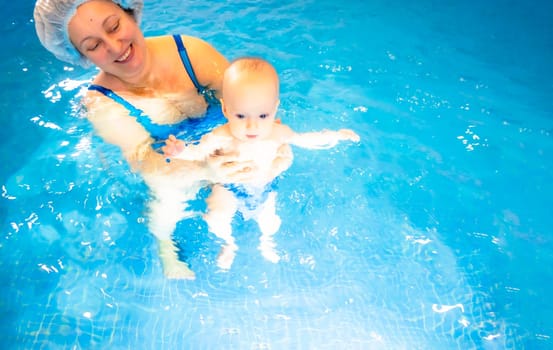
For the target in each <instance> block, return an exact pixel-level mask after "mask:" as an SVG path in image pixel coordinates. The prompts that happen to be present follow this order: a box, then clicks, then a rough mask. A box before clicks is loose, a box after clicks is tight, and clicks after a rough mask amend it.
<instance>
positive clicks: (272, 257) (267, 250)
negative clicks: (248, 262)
mask: <svg viewBox="0 0 553 350" xmlns="http://www.w3.org/2000/svg"><path fill="white" fill-rule="evenodd" d="M275 247H276V244H275V242H273V240H272V239H271V238H268V239H267V238H264V237H262V238H261V243H259V250H260V251H261V255H262V256H263V257H264V258H265V259H267V260H269V261H270V262H272V263H274V264H276V263H277V262H279V261H280V256H278V254H277V252H276V249H275Z"/></svg>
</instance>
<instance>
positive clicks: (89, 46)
mask: <svg viewBox="0 0 553 350" xmlns="http://www.w3.org/2000/svg"><path fill="white" fill-rule="evenodd" d="M98 46H100V40H95V41H89V42H88V43H87V46H86V51H94V50H96V49H97V48H98Z"/></svg>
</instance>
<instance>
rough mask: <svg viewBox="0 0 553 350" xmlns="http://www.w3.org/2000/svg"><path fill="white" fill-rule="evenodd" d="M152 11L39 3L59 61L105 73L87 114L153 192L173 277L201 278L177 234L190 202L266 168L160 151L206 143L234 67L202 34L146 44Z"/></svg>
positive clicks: (38, 21) (42, 31)
mask: <svg viewBox="0 0 553 350" xmlns="http://www.w3.org/2000/svg"><path fill="white" fill-rule="evenodd" d="M142 6H143V2H142V0H113V1H112V0H38V1H37V2H36V5H35V11H34V18H35V26H36V30H37V34H38V37H39V39H40V41H41V43H42V44H43V45H44V47H45V48H46V49H48V50H49V51H50V52H52V53H53V54H54V55H55V56H56V57H57V58H59V59H61V60H63V61H66V62H68V63H72V64H79V65H81V66H85V67H86V66H89V65H90V64H93V65H95V66H96V67H98V68H99V69H100V73H99V74H98V75H97V76H96V77H95V78H94V81H93V84H92V85H91V86H90V88H89V92H88V94H87V96H86V98H85V99H84V103H85V105H86V107H87V117H88V119H89V120H90V121H91V123H92V124H93V126H94V128H95V130H96V132H97V133H98V134H99V135H100V136H101V137H102V138H103V139H104V140H105V141H107V142H109V143H112V144H115V145H117V146H119V148H120V149H121V151H122V153H123V155H124V157H125V158H126V160H127V161H128V162H129V164H130V165H131V167H132V168H133V169H135V170H136V171H139V172H140V173H141V175H142V177H143V178H144V181H145V182H146V184H147V185H148V187H149V188H150V189H151V191H152V200H151V201H150V203H149V205H148V209H149V211H148V218H149V220H148V227H149V229H150V231H151V232H152V233H153V234H154V236H155V237H156V238H157V240H158V243H159V250H160V258H161V262H162V266H163V270H164V273H165V275H166V276H167V277H169V278H184V279H193V278H194V273H193V272H192V271H191V270H190V269H189V268H188V266H187V265H186V264H185V263H184V262H182V261H179V260H178V256H177V249H176V246H175V244H174V242H173V241H172V238H171V236H172V234H173V231H174V230H175V227H176V224H177V222H178V221H180V220H181V219H183V218H185V217H187V216H188V215H190V214H189V213H188V214H187V213H186V211H185V209H186V206H187V204H186V201H187V200H189V199H192V198H193V197H194V196H195V194H196V192H197V190H198V189H199V187H200V186H201V185H202V184H203V183H202V182H203V181H204V180H210V181H211V182H216V181H217V179H218V178H221V177H228V176H229V174H230V175H231V176H235V177H236V179H237V181H240V180H241V179H243V178H244V177H251V176H255V170H256V169H255V168H253V169H250V167H249V166H250V164H243V163H242V164H235V163H234V162H232V155H225V156H220V157H219V158H220V162H219V163H218V164H219V166H216V167H213V165H212V166H211V168H209V169H208V168H207V167H205V166H204V164H203V163H197V162H188V161H181V160H173V161H171V162H170V163H168V162H166V160H165V158H164V157H163V156H162V155H161V154H160V153H159V152H157V151H156V149H155V148H156V147H155V146H156V145H157V142H158V141H162V140H165V139H166V138H167V137H168V136H169V135H170V134H183V135H184V136H185V137H190V138H197V137H198V136H199V135H198V132H199V131H203V132H207V131H208V130H207V128H209V125H208V126H207V127H206V126H205V125H201V123H202V121H206V122H207V123H208V124H209V123H214V122H216V121H217V118H219V116H218V115H220V113H217V112H218V111H220V108H219V107H217V106H216V103H215V102H214V101H213V100H216V99H215V98H214V97H215V96H216V95H217V94H218V91H219V89H220V86H221V80H222V75H223V72H224V70H225V69H226V67H227V66H228V61H227V60H226V59H225V57H223V56H222V55H221V54H220V53H219V52H217V50H215V49H214V48H213V47H212V46H210V45H209V44H208V43H206V42H204V41H202V40H200V39H198V38H194V37H190V36H180V35H177V36H169V35H167V36H159V37H152V38H147V39H146V38H144V35H143V34H142V32H141V30H140V28H139V26H138V23H139V20H140V15H141V11H142ZM220 117H221V119H220V121H221V122H222V121H223V119H222V116H220ZM282 159H290V161H291V154H290V153H289V150H288V149H283V150H282V155H281V158H280V159H278V160H275V162H278V163H279V164H282V165H281V166H280V169H278V172H280V171H282V170H283V169H282V168H283V167H288V166H289V165H290V161H284V162H283V161H282ZM209 163H213V162H209ZM278 172H277V173H278Z"/></svg>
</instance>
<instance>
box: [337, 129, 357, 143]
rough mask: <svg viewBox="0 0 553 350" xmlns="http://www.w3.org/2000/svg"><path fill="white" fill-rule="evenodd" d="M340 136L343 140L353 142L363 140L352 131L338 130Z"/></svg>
mask: <svg viewBox="0 0 553 350" xmlns="http://www.w3.org/2000/svg"><path fill="white" fill-rule="evenodd" d="M338 135H340V139H341V140H350V141H353V142H359V140H360V139H361V138H360V137H359V135H357V134H356V133H355V131H353V130H350V129H340V130H338Z"/></svg>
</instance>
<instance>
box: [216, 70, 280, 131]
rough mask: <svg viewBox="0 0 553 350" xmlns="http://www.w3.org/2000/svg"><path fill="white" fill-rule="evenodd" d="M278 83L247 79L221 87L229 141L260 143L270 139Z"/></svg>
mask: <svg viewBox="0 0 553 350" xmlns="http://www.w3.org/2000/svg"><path fill="white" fill-rule="evenodd" d="M277 84H278V82H275V80H274V79H271V78H268V77H267V76H256V75H248V76H246V77H243V78H240V79H238V80H236V81H234V82H232V83H231V84H228V85H226V86H225V89H227V88H228V89H227V90H226V91H225V92H224V93H223V96H224V100H223V112H224V114H225V116H226V118H227V120H228V125H229V128H230V132H231V134H232V136H233V137H235V138H237V139H239V140H241V141H254V140H262V139H265V138H267V137H269V136H270V135H271V132H272V130H273V123H274V121H275V116H276V111H277V108H278V103H279V100H278V85H277Z"/></svg>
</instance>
